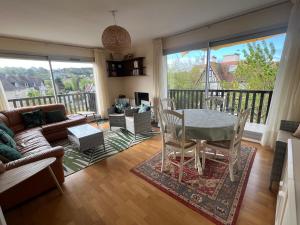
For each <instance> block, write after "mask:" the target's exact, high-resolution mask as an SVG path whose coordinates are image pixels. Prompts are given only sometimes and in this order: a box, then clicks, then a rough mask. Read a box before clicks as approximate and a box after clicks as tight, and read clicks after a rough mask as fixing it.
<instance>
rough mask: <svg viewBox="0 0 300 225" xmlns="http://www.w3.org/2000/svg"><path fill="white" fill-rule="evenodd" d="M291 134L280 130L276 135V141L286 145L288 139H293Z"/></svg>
mask: <svg viewBox="0 0 300 225" xmlns="http://www.w3.org/2000/svg"><path fill="white" fill-rule="evenodd" d="M295 138H296V137H294V136H293V134H292V133H291V132H288V131H283V130H280V131H279V132H278V135H277V141H280V142H284V143H287V140H288V139H295Z"/></svg>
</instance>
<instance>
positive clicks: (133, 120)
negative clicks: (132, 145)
mask: <svg viewBox="0 0 300 225" xmlns="http://www.w3.org/2000/svg"><path fill="white" fill-rule="evenodd" d="M125 123H126V124H125V125H126V129H127V130H128V131H129V132H131V133H133V134H134V136H135V137H136V135H137V134H140V133H144V132H149V131H151V129H152V127H151V111H146V112H141V113H139V112H138V109H127V110H125Z"/></svg>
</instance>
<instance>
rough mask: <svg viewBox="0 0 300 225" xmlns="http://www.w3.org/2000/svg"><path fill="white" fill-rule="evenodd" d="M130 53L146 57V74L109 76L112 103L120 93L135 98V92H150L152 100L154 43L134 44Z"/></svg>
mask: <svg viewBox="0 0 300 225" xmlns="http://www.w3.org/2000/svg"><path fill="white" fill-rule="evenodd" d="M128 53H133V54H134V56H135V57H145V59H144V66H145V67H146V76H129V77H109V78H108V83H109V91H110V100H111V103H113V102H114V99H115V98H116V97H118V95H119V94H124V95H126V96H127V97H128V98H134V92H137V91H139V92H148V93H149V98H150V100H152V98H153V95H154V90H153V45H152V41H147V42H144V43H140V44H138V45H136V46H133V47H132V49H131V50H130V51H128Z"/></svg>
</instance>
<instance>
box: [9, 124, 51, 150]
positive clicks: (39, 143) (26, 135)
mask: <svg viewBox="0 0 300 225" xmlns="http://www.w3.org/2000/svg"><path fill="white" fill-rule="evenodd" d="M15 141H16V143H17V149H18V151H19V152H21V154H22V155H23V154H25V153H27V152H29V151H30V154H32V153H34V152H39V151H44V150H47V149H49V148H51V146H50V144H49V142H48V141H47V140H46V138H45V137H44V136H43V134H42V133H41V130H40V129H30V130H26V131H23V132H20V133H17V134H16V135H15Z"/></svg>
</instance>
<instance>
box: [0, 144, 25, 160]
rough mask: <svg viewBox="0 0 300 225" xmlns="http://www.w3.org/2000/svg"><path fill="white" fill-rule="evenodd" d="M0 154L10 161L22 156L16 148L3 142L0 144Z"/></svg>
mask: <svg viewBox="0 0 300 225" xmlns="http://www.w3.org/2000/svg"><path fill="white" fill-rule="evenodd" d="M0 155H1V156H2V158H6V159H8V160H10V161H13V160H16V159H20V158H21V157H22V155H21V153H20V152H18V151H17V150H16V149H14V148H12V147H9V146H8V145H4V144H0Z"/></svg>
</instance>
